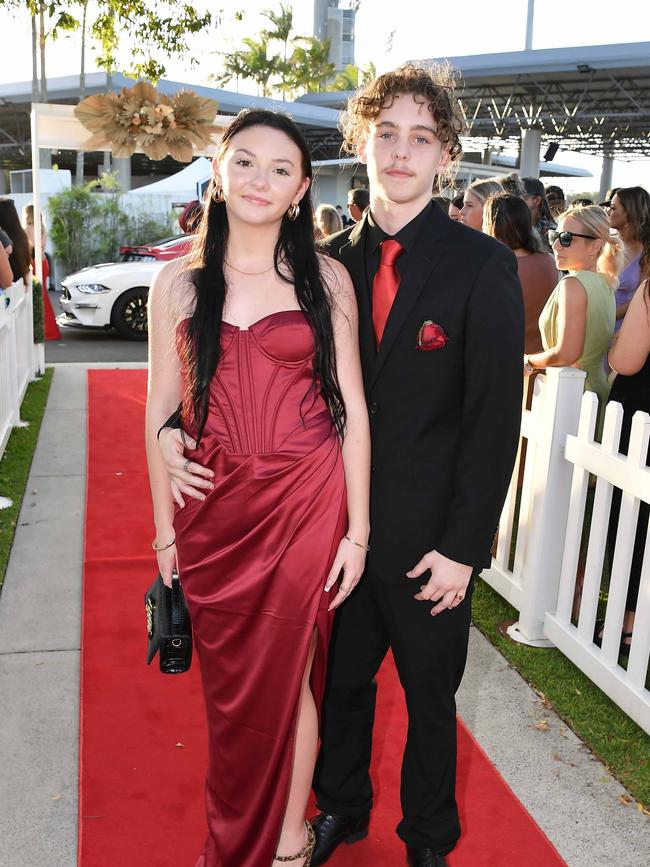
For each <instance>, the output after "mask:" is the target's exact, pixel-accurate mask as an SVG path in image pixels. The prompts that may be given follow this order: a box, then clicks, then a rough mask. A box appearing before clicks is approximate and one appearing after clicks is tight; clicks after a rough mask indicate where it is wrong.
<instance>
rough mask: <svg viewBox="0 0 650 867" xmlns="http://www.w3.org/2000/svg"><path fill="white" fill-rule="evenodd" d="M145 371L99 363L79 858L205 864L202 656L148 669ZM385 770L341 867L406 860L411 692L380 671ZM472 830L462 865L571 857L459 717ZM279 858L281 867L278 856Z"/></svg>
mask: <svg viewBox="0 0 650 867" xmlns="http://www.w3.org/2000/svg"><path fill="white" fill-rule="evenodd" d="M145 388H146V371H143V370H142V371H141V370H135V371H134V370H102V371H90V372H89V389H88V391H89V401H88V434H89V436H88V490H87V502H86V538H85V560H84V597H83V623H82V659H81V675H82V677H81V746H80V780H79V828H80V840H79V865H81V867H113V865H116V864H118V865H120V867H193V865H194V862H195V859H196V857H197V855H198V853H199V851H200V849H201V846H202V844H203V839H204V835H205V818H204V807H203V776H204V769H205V764H206V742H205V741H206V737H205V729H204V720H203V699H202V694H201V689H200V681H199V672H198V667H197V665H196V661H195V662H194V664H193V667H192V669H191V671H190V672H189V673H188V674H185V675H179V676H176V677H175V676H165V675H162V674H160V672H159V670H158V668H157V661H156V662H155V663H153V664H152V666H151V667H147V666H146V665H145V660H144V655H145V645H146V641H145V618H144V610H143V604H142V598H143V594H144V591H145V590H146V588H147V587H148V586H149V584H150V582H151V581H152V580H153V578H154V574H155V559H154V557H153V554H152V552H151V550H150V548H149V542H150V540H151V538H152V521H151V508H150V504H149V492H148V483H147V475H146V464H145V455H144V438H143V424H144V406H145ZM377 719H378V725H377V728H376V733H375V750H374V761H373V777H374V780H375V784H376V790H377V806H376V809H375V811H374V813H373V820H372V824H371V832H370V835H369V837H368V838H367V839H366V840H364V841H363V842H362V843H359V844H356V845H354V846H349V847H348V846H343V847H341V849H340V850H339V851H338V852H337V853H336V854H335V856H334V857H333V858H332V859H331V861H330V862H329V863H330V864H331V865H332V867H352V865H354V867H364V865H373V867H395V865H401V864H404V862H405V859H404V850H403V846H402V844H401V842H400V841H399V840H398V839H397V837H396V836H395V834H394V828H395V825H396V824H397V820H398V809H399V797H398V784H399V762H400V759H401V751H402V744H403V733H404V731H405V722H406V721H405V715H404V710H403V700H402V697H401V690H400V687H399V683H398V681H397V677H396V674H395V670H394V667H393V665H392V662H391V661H390V660H387V661H386V663H385V665H384V666H383V668H382V671H381V673H380V685H379V701H378V714H377ZM459 735H460V755H459V782H458V795H459V801H460V808H461V815H462V820H463V831H464V833H463V837H462V839H461V842H460V843H459V845H458V847H457V848H456V850H455V852H454V853H453V855H451V856H450V858H449V862H450V864H451V865H453V867H560V865H562V864H563V863H564V862H563V861H562V859H561V858H560V857H559V855H558V854H557V852H556V851H555V849H554V848H553V846H552V845H551V844H550V843H549V841H548V840H547V838H546V837H545V836H544V834H543V833H542V832H541V831H540V829H539V828H538V827H537V825H536V824H535V823H534V822H533V820H532V819H531V818H530V816H529V815H528V814H527V813H526V811H525V810H524V808H523V807H522V806H521V804H520V803H519V801H518V800H517V799H516V798H515V796H514V795H513V793H512V792H511V791H510V789H509V788H508V786H507V785H506V783H505V782H504V781H503V779H502V778H501V777H500V776H499V774H498V773H497V771H496V770H495V768H494V767H493V765H492V764H491V763H490V761H489V760H488V759H487V757H486V756H485V754H484V753H483V752H482V751H481V749H480V748H479V747H478V745H477V744H476V742H475V741H474V740H473V738H472V737H471V735H470V734H469V732H468V731H467V729H466V728H465V727H464V726H463V725H462V723H461V724H460V728H459ZM269 867H270V865H269Z"/></svg>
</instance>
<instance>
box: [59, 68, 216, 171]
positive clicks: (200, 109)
mask: <svg viewBox="0 0 650 867" xmlns="http://www.w3.org/2000/svg"><path fill="white" fill-rule="evenodd" d="M74 113H75V115H76V117H77V118H78V119H79V120H80V121H81V123H82V124H83V125H84V126H85V127H86V128H87V129H89V130H90V131H91V132H92V133H94V135H93V136H92V137H91V138H90V139H89V140H88V141H87V142H86V143H85V144H84V150H88V151H90V150H102V148H105V147H106V146H107V145H110V146H111V147H112V150H113V155H114V156H116V157H130V156H131V155H132V154H133V153H134V152H135V151H136V150H142V151H144V153H145V154H146V155H147V156H148V157H149V159H152V160H162V159H164V158H165V157H166V156H167V155H169V156H172V157H174V159H176V160H179V161H180V162H183V163H187V162H190V161H191V159H192V155H193V146H194V145H195V146H197V147H200V148H205V147H206V146H207V145H209V143H210V137H211V135H212V133H214V132H218V131H219V127H217V126H214V125H213V123H212V121H213V120H214V117H215V115H216V113H217V103H216V101H215V100H214V99H204V98H203V97H200V96H197V94H196V93H194V92H193V91H191V90H179V91H178V93H175V94H174V95H173V96H171V97H168V96H165V95H164V94H160V93H158V92H157V90H156V89H155V87H153V86H152V85H151V84H147V83H146V82H144V81H140V82H138V83H137V84H136V85H135V86H134V87H132V88H128V87H123V88H122V91H121V93H119V94H117V93H102V94H97V95H96V96H89V97H87V98H86V99H84V100H82V101H81V102H80V103H79V105H78V106H76V108H75V110H74Z"/></svg>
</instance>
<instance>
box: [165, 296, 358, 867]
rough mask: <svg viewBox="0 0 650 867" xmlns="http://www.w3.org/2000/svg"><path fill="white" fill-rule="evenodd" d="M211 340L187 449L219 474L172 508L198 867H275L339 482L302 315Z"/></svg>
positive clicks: (320, 644) (323, 630)
mask: <svg viewBox="0 0 650 867" xmlns="http://www.w3.org/2000/svg"><path fill="white" fill-rule="evenodd" d="M183 326H184V323H181V325H180V326H179V329H182V328H183ZM182 334H183V332H182V330H179V337H180V338H181V339H182ZM221 343H222V354H221V358H220V360H219V365H218V369H217V372H216V374H215V376H214V378H213V380H212V383H211V385H210V404H209V415H208V419H207V423H206V425H205V429H204V433H203V437H202V441H201V444H200V446H199V448H198V450H197V451H187V453H186V454H187V456H188V457H191V458H192V460H196V461H198V462H199V463H202V464H204V465H205V466H208V467H210V468H211V469H212V470H214V473H215V477H214V483H215V487H214V490H212V491H211V492H210V493H209V494H208V495H207V497H206V499H205V500H203V501H199V500H196V499H193V498H189V497H188V498H186V505H185V507H184V508H183V509H177V510H176V514H175V517H174V527H175V531H176V544H177V551H178V561H179V572H180V577H181V584H182V587H183V590H184V592H185V595H186V598H187V604H188V607H189V610H190V615H191V617H192V624H193V629H194V641H195V648H196V651H197V654H198V657H199V661H200V666H201V674H202V679H203V688H204V692H205V703H206V711H207V721H208V737H209V766H208V773H207V781H206V805H207V818H208V829H209V833H208V838H207V841H206V843H205V847H204V849H203V852H202V853H201V855H200V857H199V859H198V861H197V862H196V867H270V865H271V862H272V860H273V855H274V852H275V850H276V846H277V842H278V838H279V834H280V829H281V825H282V819H283V816H284V810H285V806H286V801H287V797H288V789H289V782H290V774H291V765H292V759H293V746H294V733H295V724H296V719H297V709H298V698H299V692H300V687H301V682H302V677H303V673H304V669H305V664H306V661H307V656H308V652H309V648H310V643H311V639H312V636H314V635H315V636H316V655H315V659H314V665H313V670H312V679H311V685H312V689H313V692H314V696H315V698H316V704H317V706H319V704H320V699H321V696H322V691H323V686H324V678H325V666H326V659H327V645H328V640H329V633H330V627H331V622H332V615H330V614H328V611H327V605H328V602H329V601H330V599H331V598H332V595H331V594H327V593H325V592H324V591H323V587H324V584H325V580H326V578H327V574H328V572H329V569H330V567H331V564H332V562H333V559H334V555H335V553H336V549H337V547H338V544H339V542H340V540H341V538H342V536H343V534H344V533H345V529H346V497H345V479H344V474H343V464H342V458H341V450H340V445H339V440H338V437H337V435H336V432H335V430H334V428H333V425H332V420H331V416H330V413H329V410H328V408H327V405H326V403H325V401H324V399H323V398H322V397H321V396H320V394H319V393H317V392H316V393H315V392H314V389H313V363H312V362H313V352H314V340H313V336H312V331H311V328H310V326H309V324H308V321H307V319H306V317H305V315H304V314H303V313H302V312H301V311H298V310H291V311H282V312H278V313H274V314H271V315H270V316H266V317H264V318H263V319H260V320H259V321H258V322H256V323H255V324H254V325H252V326H251V327H250V328H249V329H248V330H243V329H239V328H237V327H236V326H234V325H231V324H229V323H227V322H222V327H221ZM187 429H188V430H190V432H191V431H192V428H191V426H190V425H188V427H187ZM332 593H333V591H332Z"/></svg>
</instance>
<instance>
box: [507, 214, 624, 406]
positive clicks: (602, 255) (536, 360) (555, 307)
mask: <svg viewBox="0 0 650 867" xmlns="http://www.w3.org/2000/svg"><path fill="white" fill-rule="evenodd" d="M548 239H549V242H550V243H551V247H552V250H553V256H554V257H555V264H556V266H557V269H558V271H567V272H568V274H567V275H566V276H565V277H563V278H562V279H561V280H560V282H559V283H558V284H557V286H556V287H555V289H554V290H553V293H552V294H551V296H550V298H549V299H548V301H547V302H546V305H545V307H544V309H543V310H542V314H541V316H540V318H539V327H540V331H541V334H542V343H543V345H544V351H543V352H537V353H534V354H533V355H526V356H524V368H525V370H526V372H527V373H529V374H530V373H533V372H534V371H535V370H544V369H545V368H547V367H568V366H574V367H579V368H580V369H581V370H584V371H585V372H586V374H587V380H586V382H585V389H586V390H587V391H593V392H595V393H596V394H597V395H598V398H599V401H600V407H601V411H602V409H603V407H604V404H605V403H606V401H607V396H608V394H609V383H608V382H607V376H606V375H605V368H604V364H603V362H604V358H605V355H606V354H607V350H608V349H609V344H610V341H611V339H612V334H613V333H614V323H615V321H616V301H615V298H614V290H615V288H616V286H617V285H618V274H619V272H620V270H621V266H622V262H623V249H622V244H621V242H620V240H619V239H618V238H617V237H615V236H610V232H609V221H608V219H607V216H606V215H605V213H604V212H603V210H602V209H601V208H599V207H598V206H597V205H588V206H586V207H579V208H570V209H569V210H568V211H565V212H564V213H563V214H561V215H560V217H559V218H558V226H557V229H551V230H550V231H549V233H548Z"/></svg>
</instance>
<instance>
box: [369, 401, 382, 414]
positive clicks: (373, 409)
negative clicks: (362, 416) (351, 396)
mask: <svg viewBox="0 0 650 867" xmlns="http://www.w3.org/2000/svg"><path fill="white" fill-rule="evenodd" d="M378 409H379V407H378V406H377V404H376V403H371V404H369V406H368V412H369V413H370V414H371V415H374V414H375V413H376V412H377V410H378Z"/></svg>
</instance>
